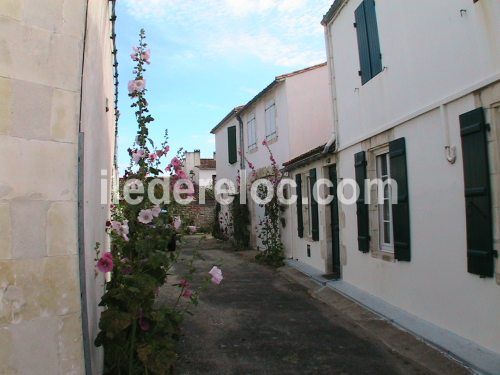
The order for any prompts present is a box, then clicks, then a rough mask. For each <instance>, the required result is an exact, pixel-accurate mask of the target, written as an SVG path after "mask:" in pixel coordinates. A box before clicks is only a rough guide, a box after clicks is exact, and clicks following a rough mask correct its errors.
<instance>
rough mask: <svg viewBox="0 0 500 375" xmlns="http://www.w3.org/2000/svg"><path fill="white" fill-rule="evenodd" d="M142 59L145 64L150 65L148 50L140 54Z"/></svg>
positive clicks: (149, 52)
mask: <svg viewBox="0 0 500 375" xmlns="http://www.w3.org/2000/svg"><path fill="white" fill-rule="evenodd" d="M142 59H143V60H144V62H145V63H146V64H150V63H151V61H150V59H151V51H150V50H149V49H148V50H147V51H144V52H143V53H142Z"/></svg>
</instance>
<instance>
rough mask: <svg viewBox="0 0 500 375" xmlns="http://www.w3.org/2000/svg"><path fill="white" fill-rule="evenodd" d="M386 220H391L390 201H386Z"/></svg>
mask: <svg viewBox="0 0 500 375" xmlns="http://www.w3.org/2000/svg"><path fill="white" fill-rule="evenodd" d="M384 220H387V221H389V220H390V207H389V201H384Z"/></svg>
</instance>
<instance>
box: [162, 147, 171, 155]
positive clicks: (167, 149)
mask: <svg viewBox="0 0 500 375" xmlns="http://www.w3.org/2000/svg"><path fill="white" fill-rule="evenodd" d="M169 151H170V146H169V145H167V146H165V148H164V149H163V153H164V154H168V152H169Z"/></svg>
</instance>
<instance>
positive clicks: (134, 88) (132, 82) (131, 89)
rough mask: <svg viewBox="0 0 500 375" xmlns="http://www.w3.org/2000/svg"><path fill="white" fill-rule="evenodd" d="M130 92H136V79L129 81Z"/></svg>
mask: <svg viewBox="0 0 500 375" xmlns="http://www.w3.org/2000/svg"><path fill="white" fill-rule="evenodd" d="M127 87H128V93H129V94H133V93H134V92H136V91H137V85H136V84H135V81H134V80H132V81H128V86H127Z"/></svg>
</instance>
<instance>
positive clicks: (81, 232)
mask: <svg viewBox="0 0 500 375" xmlns="http://www.w3.org/2000/svg"><path fill="white" fill-rule="evenodd" d="M88 14H89V0H87V1H86V2H85V20H84V25H83V27H84V32H83V47H82V48H83V49H82V71H81V81H80V113H79V119H78V188H77V189H78V272H79V278H80V303H81V319H82V340H83V359H84V366H85V374H86V375H91V373H92V362H91V355H90V350H91V346H90V345H91V343H90V333H89V319H88V309H87V306H88V303H87V280H86V276H87V272H86V267H85V227H84V224H85V218H84V203H85V196H84V193H85V192H84V144H85V139H84V134H85V133H84V132H83V131H82V130H83V129H82V107H83V78H84V76H83V74H84V69H85V48H86V44H87V25H88Z"/></svg>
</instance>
